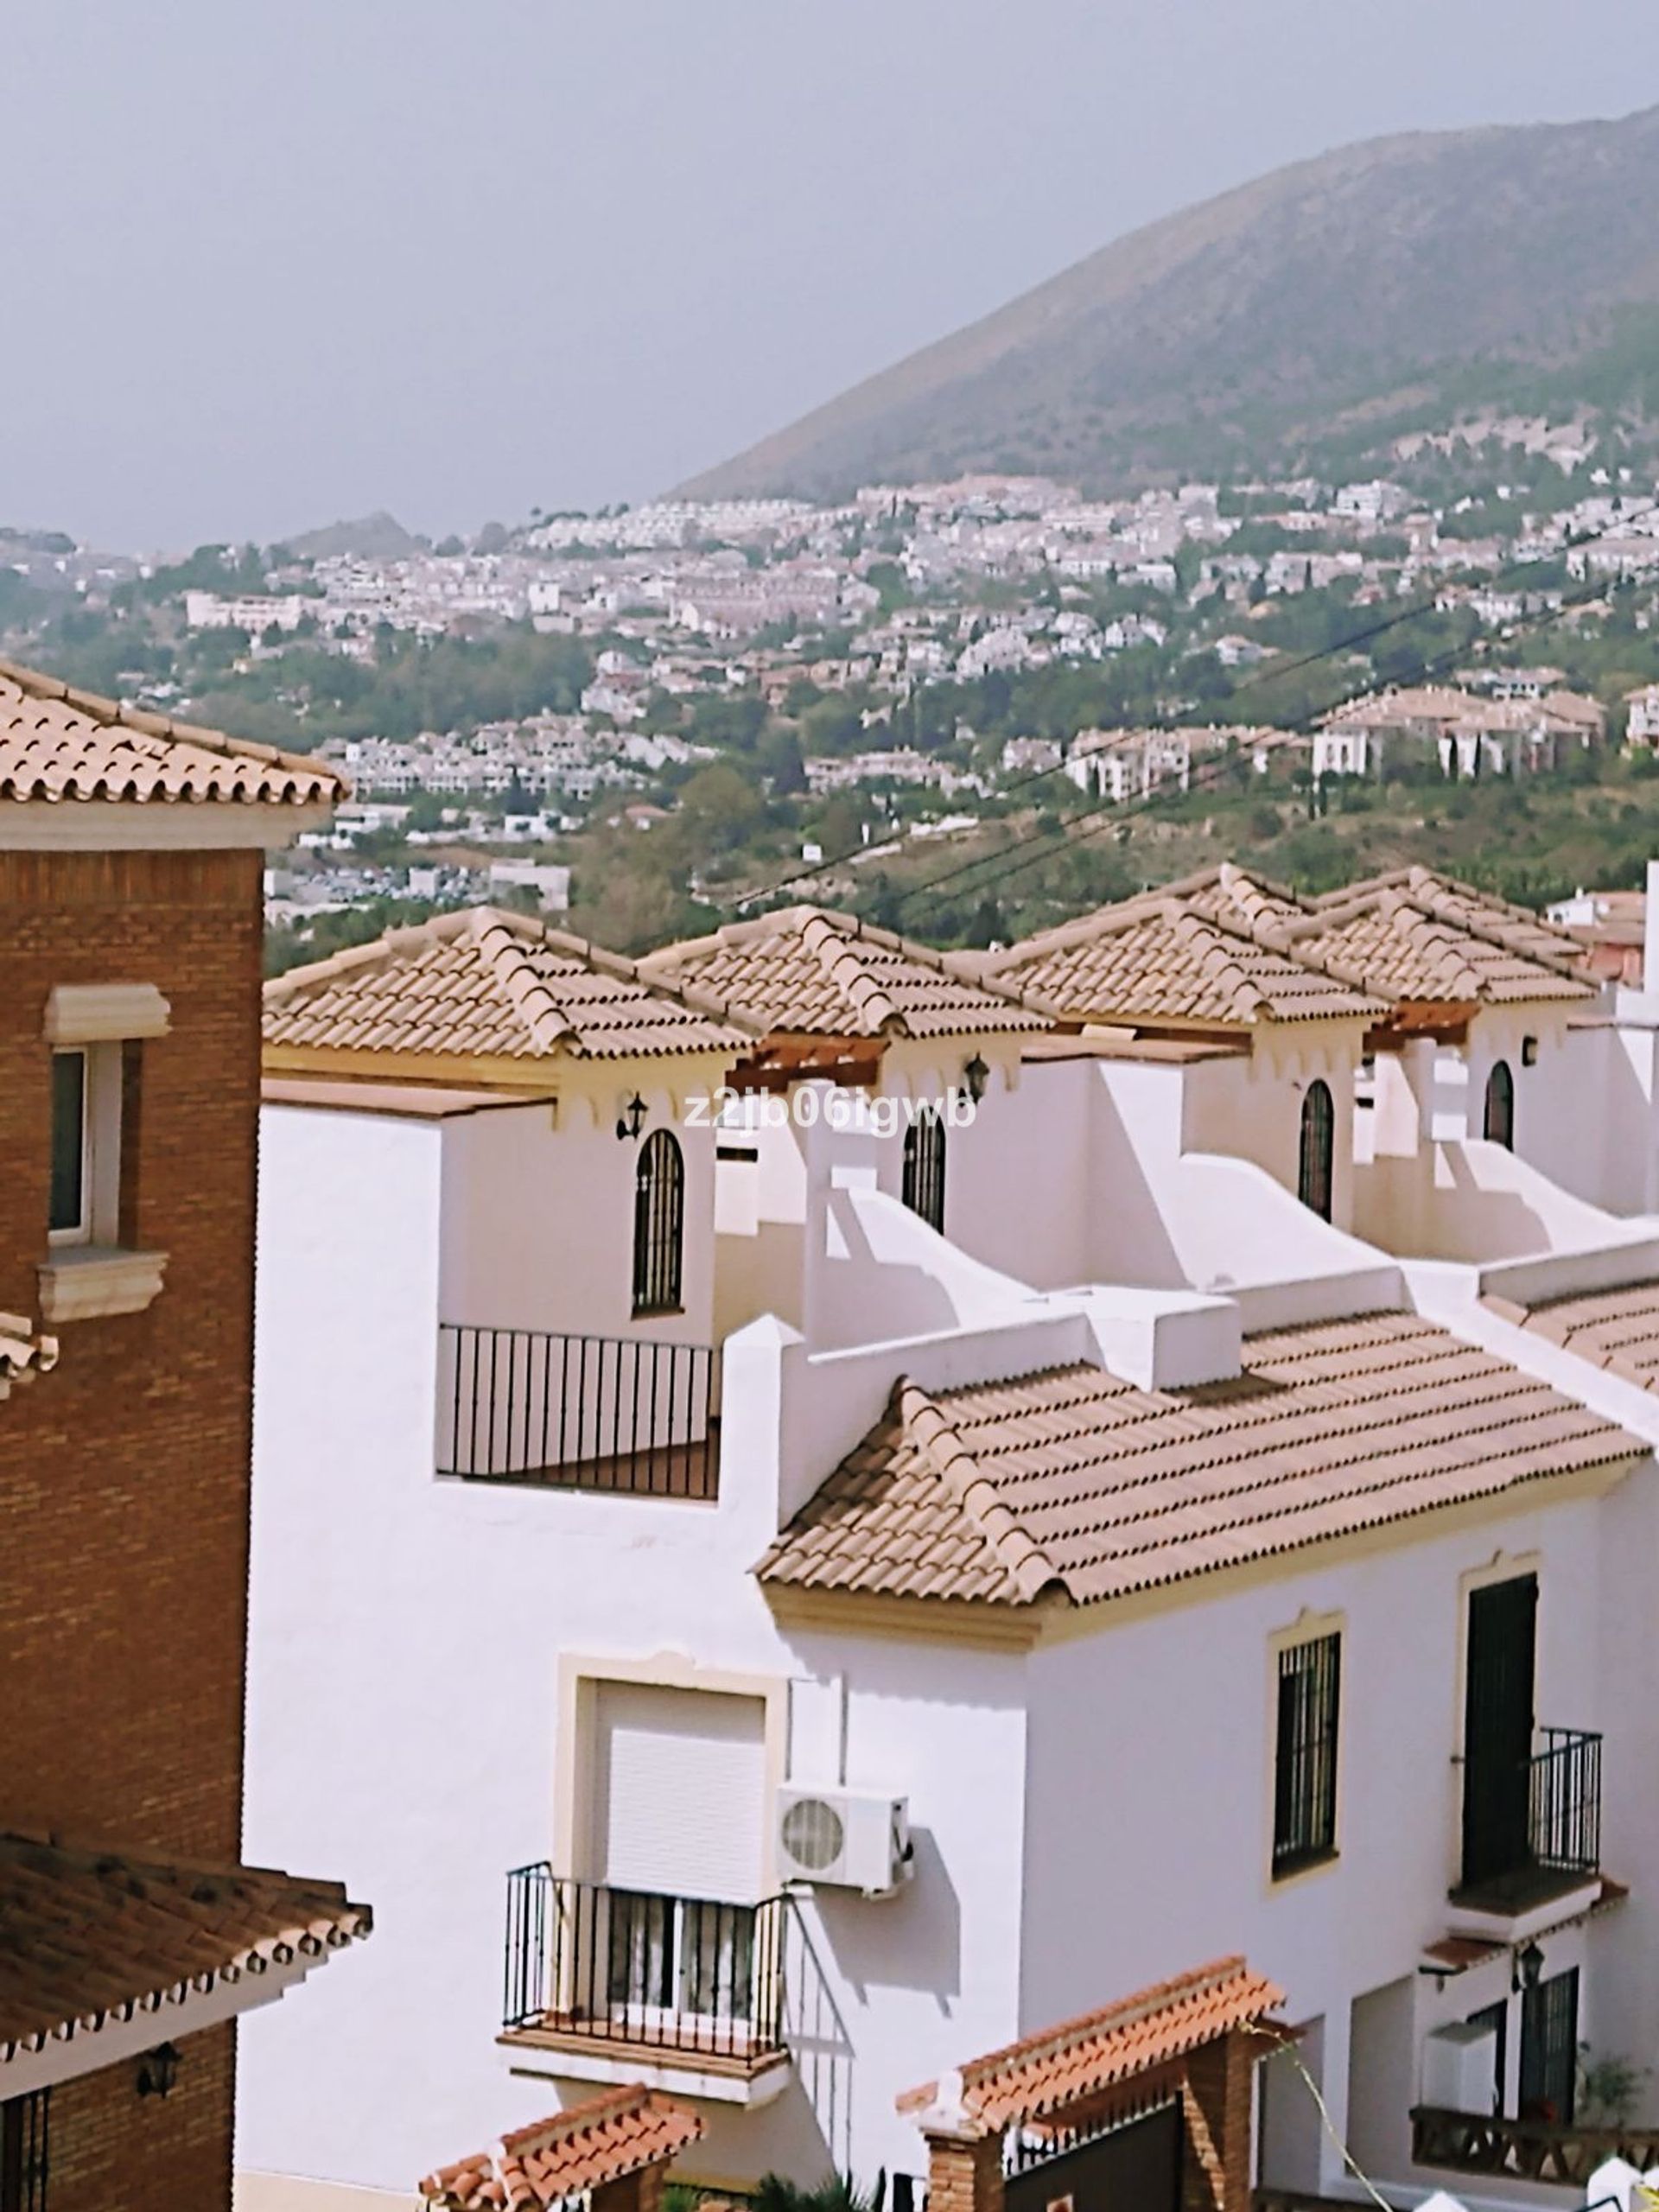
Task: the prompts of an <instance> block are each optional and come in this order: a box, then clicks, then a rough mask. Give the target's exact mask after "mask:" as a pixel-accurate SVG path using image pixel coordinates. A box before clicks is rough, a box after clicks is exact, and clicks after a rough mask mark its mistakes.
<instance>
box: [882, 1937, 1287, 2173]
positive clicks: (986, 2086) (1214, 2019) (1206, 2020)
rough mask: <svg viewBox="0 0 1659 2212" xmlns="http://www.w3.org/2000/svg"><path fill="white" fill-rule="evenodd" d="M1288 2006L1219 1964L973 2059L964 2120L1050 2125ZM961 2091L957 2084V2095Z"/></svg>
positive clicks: (909, 2093) (976, 2126)
mask: <svg viewBox="0 0 1659 2212" xmlns="http://www.w3.org/2000/svg"><path fill="white" fill-rule="evenodd" d="M1284 2001H1285V1996H1284V1992H1283V1991H1282V1990H1281V1989H1278V1988H1275V1987H1274V1984H1273V1983H1272V1982H1270V1981H1269V1980H1267V1978H1266V1977H1265V1975H1262V1974H1253V1973H1252V1972H1251V1970H1250V1968H1249V1967H1248V1966H1247V1965H1246V1963H1245V1962H1244V1961H1243V1959H1242V1958H1233V1959H1217V1961H1215V1963H1214V1964H1213V1965H1211V1966H1207V1967H1198V1968H1197V1969H1196V1971H1194V1972H1193V1973H1192V1974H1181V1975H1179V1976H1178V1977H1177V1978H1176V1979H1175V1980H1173V1981H1165V1982H1160V1983H1159V1984H1158V1985H1157V1986H1155V1987H1154V1988H1152V1989H1143V1990H1141V1991H1140V1992H1139V1993H1137V1994H1136V1995H1135V1996H1133V1997H1126V1998H1123V1999H1120V2000H1119V2002H1118V2003H1117V2004H1116V2005H1106V2006H1104V2007H1103V2009H1102V2010H1101V2011H1100V2012H1085V2013H1084V2014H1083V2016H1082V2017H1081V2018H1078V2019H1075V2020H1067V2021H1065V2022H1064V2023H1063V2024H1061V2025H1060V2026H1058V2027H1055V2028H1047V2029H1045V2030H1044V2031H1042V2032H1041V2033H1040V2034H1039V2035H1033V2036H1027V2037H1024V2039H1023V2040H1022V2041H1020V2042H1019V2043H1014V2044H1007V2045H1006V2046H1005V2048H1004V2049H1002V2050H993V2051H989V2052H988V2053H987V2054H986V2056H984V2057H982V2058H975V2059H971V2060H970V2061H969V2063H968V2064H967V2065H966V2066H964V2067H963V2069H962V2074H961V2083H962V2089H961V2113H962V2117H963V2120H965V2122H966V2123H967V2128H968V2132H973V2131H975V2130H982V2131H985V2132H990V2131H993V2130H996V2129H1001V2128H1005V2127H1017V2126H1023V2125H1025V2124H1027V2123H1028V2122H1030V2121H1033V2120H1045V2119H1047V2118H1049V2117H1051V2116H1052V2115H1053V2114H1054V2113H1059V2112H1061V2111H1063V2110H1065V2108H1066V2107H1068V2106H1071V2105H1077V2104H1082V2103H1084V2102H1086V2101H1089V2100H1090V2099H1093V2098H1096V2097H1099V2096H1100V2095H1101V2094H1103V2092H1104V2091H1106V2090H1108V2089H1110V2088H1115V2087H1116V2085H1117V2084H1118V2083H1120V2082H1126V2081H1129V2080H1132V2079H1134V2078H1135V2076H1136V2075H1144V2074H1151V2073H1154V2072H1156V2071H1158V2070H1159V2069H1162V2068H1165V2067H1168V2066H1170V2065H1173V2063H1176V2062H1177V2061H1178V2060H1180V2059H1183V2058H1185V2057H1186V2056H1189V2055H1190V2054H1191V2053H1192V2051H1195V2050H1198V2049H1199V2048H1200V2047H1201V2046H1202V2045H1203V2044H1208V2043H1214V2042H1215V2041H1216V2040H1217V2037H1221V2036H1224V2035H1228V2034H1230V2033H1231V2032H1232V2031H1234V2030H1235V2029H1238V2028H1249V2027H1262V2026H1265V2025H1267V2024H1268V2015H1269V2014H1270V2013H1272V2012H1274V2011H1275V2010H1276V2009H1277V2007H1278V2006H1279V2005H1282V2004H1283V2003H1284ZM1281 2032H1282V2031H1281ZM1275 2039H1276V2038H1275ZM955 2086H956V2085H955V2083H954V2082H952V2083H950V2092H951V2093H954V2090H955ZM939 2094H940V2085H939V2083H938V2082H927V2083H926V2084H925V2086H924V2087H922V2088H917V2089H909V2090H906V2092H905V2093H904V2094H902V2095H901V2096H899V2098H898V2099H897V2105H898V2109H899V2111H900V2112H911V2113H913V2112H918V2111H924V2110H925V2109H926V2108H927V2107H930V2106H933V2105H936V2104H937V2102H938V2099H939Z"/></svg>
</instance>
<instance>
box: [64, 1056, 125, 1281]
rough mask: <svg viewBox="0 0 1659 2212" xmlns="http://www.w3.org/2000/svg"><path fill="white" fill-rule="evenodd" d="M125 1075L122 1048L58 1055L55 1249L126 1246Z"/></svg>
mask: <svg viewBox="0 0 1659 2212" xmlns="http://www.w3.org/2000/svg"><path fill="white" fill-rule="evenodd" d="M123 1087H124V1057H123V1053H122V1048H121V1046H119V1045H117V1044H111V1043H108V1042H101V1043H99V1044H89V1045H64V1046H59V1047H58V1048H57V1049H56V1050H55V1051H54V1053H53V1055H52V1173H51V1196H50V1201H49V1213H48V1223H47V1228H48V1241H49V1242H50V1243H52V1244H54V1245H65V1244H110V1245H112V1244H115V1243H118V1241H119V1236H120V1211H121V1121H122V1111H121V1106H122V1090H123Z"/></svg>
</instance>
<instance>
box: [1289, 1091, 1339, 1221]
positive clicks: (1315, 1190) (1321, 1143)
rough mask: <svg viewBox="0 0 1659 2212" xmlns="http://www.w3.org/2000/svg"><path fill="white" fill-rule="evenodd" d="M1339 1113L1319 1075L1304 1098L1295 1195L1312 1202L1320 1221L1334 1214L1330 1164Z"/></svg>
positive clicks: (1307, 1202)
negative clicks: (1337, 1113) (1332, 1212)
mask: <svg viewBox="0 0 1659 2212" xmlns="http://www.w3.org/2000/svg"><path fill="white" fill-rule="evenodd" d="M1336 1136H1337V1116H1336V1111H1335V1109H1334V1108H1333V1107H1332V1103H1331V1089H1330V1085H1329V1084H1324V1083H1321V1082H1320V1081H1319V1078H1318V1077H1317V1076H1316V1077H1314V1079H1313V1082H1312V1083H1310V1084H1308V1086H1307V1091H1306V1096H1304V1098H1303V1100H1302V1156H1301V1162H1300V1166H1299V1168H1298V1170H1297V1174H1296V1195H1297V1197H1298V1198H1300V1200H1301V1202H1302V1204H1303V1205H1305V1206H1311V1207H1312V1208H1313V1211H1314V1212H1315V1213H1316V1214H1318V1216H1319V1219H1320V1220H1321V1221H1329V1220H1330V1218H1331V1184H1332V1177H1331V1167H1332V1154H1333V1151H1334V1148H1335V1145H1336Z"/></svg>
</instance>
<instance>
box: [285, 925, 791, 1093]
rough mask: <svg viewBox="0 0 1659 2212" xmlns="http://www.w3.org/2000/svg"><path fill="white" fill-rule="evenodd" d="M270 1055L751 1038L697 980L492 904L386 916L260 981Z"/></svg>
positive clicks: (673, 1048)
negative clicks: (375, 929) (406, 925)
mask: <svg viewBox="0 0 1659 2212" xmlns="http://www.w3.org/2000/svg"><path fill="white" fill-rule="evenodd" d="M264 1034H265V1047H266V1064H267V1065H268V1066H269V1067H270V1068H272V1069H277V1068H280V1067H283V1066H284V1065H293V1063H292V1062H291V1061H290V1060H289V1059H287V1058H285V1055H286V1054H288V1053H290V1052H307V1053H310V1052H353V1053H357V1052H384V1053H387V1054H391V1053H409V1054H412V1053H419V1054H438V1055H453V1056H454V1057H455V1058H505V1059H512V1060H523V1061H528V1062H535V1061H538V1060H540V1061H551V1060H555V1059H557V1058H559V1057H560V1056H561V1055H562V1054H566V1053H569V1054H574V1055H575V1057H576V1058H582V1059H623V1058H637V1057H656V1056H658V1055H661V1054H664V1053H671V1052H729V1053H733V1054H735V1053H737V1052H742V1051H747V1050H748V1049H750V1048H751V1047H752V1046H753V1043H754V1037H753V1033H752V1031H751V1030H750V1029H749V1028H747V1027H742V1026H740V1024H739V1023H737V1022H734V1020H730V1019H728V1016H727V1014H726V1012H725V1009H724V1008H723V1007H721V1006H720V1005H719V1004H718V1003H717V1002H716V1001H714V1000H712V999H710V998H709V996H708V995H706V994H704V993H702V992H693V991H680V990H675V989H673V988H670V987H669V986H667V985H666V984H664V983H662V982H658V981H657V980H656V979H655V978H652V977H649V976H646V975H645V972H644V970H643V969H641V968H639V966H637V965H636V964H635V963H634V962H632V961H631V960H625V959H623V958H622V957H621V956H620V954H617V953H613V952H605V951H601V949H600V948H599V947H598V946H597V945H593V944H587V943H585V942H584V941H583V939H582V938H575V937H567V936H565V935H563V933H562V932H561V931H557V930H550V929H548V928H546V927H544V926H543V924H541V923H540V922H537V921H532V920H531V919H530V918H528V917H527V916H525V915H523V914H512V913H506V912H501V911H500V910H499V909H497V908H495V907H492V906H474V907H472V908H469V909H468V910H467V912H464V913H455V914H442V915H440V916H439V917H438V918H436V919H435V920H434V921H430V922H426V923H423V924H422V925H421V926H419V927H418V928H416V929H405V930H391V931H388V932H387V934H386V935H385V937H383V938H377V939H376V941H375V942H374V943H373V944H365V945H357V946H354V947H353V948H352V949H351V950H349V951H346V952H337V953H335V954H334V956H333V957H332V958H330V959H327V960H320V961H317V962H316V963H314V964H313V965H312V966H310V967H307V968H295V969H289V973H288V974H287V975H286V976H277V977H275V978H273V980H272V981H271V982H269V983H267V984H266V985H265V1009H264Z"/></svg>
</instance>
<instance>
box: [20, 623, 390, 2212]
mask: <svg viewBox="0 0 1659 2212" xmlns="http://www.w3.org/2000/svg"><path fill="white" fill-rule="evenodd" d="M339 796H340V785H339V784H338V782H337V780H336V779H335V778H334V776H333V775H332V774H331V773H330V772H327V770H324V769H321V768H318V767H316V766H313V765H312V764H311V763H308V762H307V761H304V760H289V759H288V758H286V757H285V756H283V755H282V754H279V753H273V752H271V751H270V749H269V748H266V747H253V746H246V745H242V744H239V743H237V742H235V741H231V740H228V739H226V738H222V737H219V736H217V735H215V734H212V733H208V732H204V731H198V730H192V729H187V728H181V727H180V726H177V725H175V724H172V723H170V722H168V721H164V720H162V719H161V718H159V717H156V716H153V715H140V714H136V713H132V712H130V711H128V710H126V709H122V708H119V707H117V706H115V705H113V704H111V702H107V701H102V700H97V699H92V698H88V697H86V696H81V695H79V694H76V693H73V692H69V691H66V690H64V688H63V687H62V686H61V685H59V684H56V683H52V682H49V681H48V680H46V679H44V678H41V677H35V676H32V675H30V674H29V673H27V672H26V671H21V670H17V669H13V668H10V667H8V666H5V665H3V664H0V979H3V988H0V1400H3V1401H4V1402H3V1404H0V1682H3V1685H4V1711H5V1725H4V1731H3V1738H0V1741H3V1757H0V2212H46V2208H47V2207H48V2205H49V2206H50V2208H51V2212H94V2208H96V2209H97V2212H107V2208H110V2207H111V2206H115V2205H119V2206H121V2207H122V2208H123V2212H162V2208H165V2209H166V2212H198V2208H200V2212H209V2208H223V2207H224V2206H226V2204H227V2203H228V2202H229V2195H230V2175H231V2147H232V2092H233V2081H232V2074H233V2064H234V2035H235V2028H234V2021H235V2017H236V2015H237V2014H238V2012H242V2011H245V2009H247V2007H248V2006H250V2005H254V2004H258V2003H263V2002H265V2001H267V2000H268V1999H270V1998H272V1997H275V1996H278V1995H280V1994H281V1993H283V1990H284V1989H286V1988H287V1987H289V1986H291V1985H292V1984H293V1983H294V1982H295V1981H296V1980H299V1979H300V1978H301V1977H302V1975H303V1974H305V1973H307V1972H308V1970H309V1969H310V1967H312V1966H314V1965H315V1964H316V1963H317V1962H319V1961H321V1960H322V1959H324V1958H326V1957H327V1955H329V1954H330V1953H331V1952H332V1951H333V1950H334V1949H335V1948H340V1947H341V1946H343V1945H344V1944H346V1943H347V1942H350V1941H351V1940H352V1938H353V1936H359V1935H363V1934H366V1932H367V1929H368V1925H369V1916H368V1914H367V1912H366V1910H365V1909H364V1908H362V1907H361V1906H359V1905H355V1904H351V1903H350V1902H348V1900H347V1898H346V1892H345V1891H344V1890H343V1889H341V1888H340V1887H339V1886H338V1885H334V1884H332V1883H327V1882H321V1881H310V1880H303V1879H298V1878H291V1877H289V1876H288V1875H286V1874H277V1873H271V1872H264V1871H261V1870H256V1869H250V1868H246V1867H244V1866H240V1865H239V1864H238V1854H239V1851H240V1846H241V1811H242V1734H243V1679H244V1649H245V1621H246V1555H247V1526H248V1504H249V1499H248V1488H249V1441H250V1431H251V1406H252V1319H253V1219H254V1185H255V1159H256V1116H257V1085H258V1052H259V1040H258V1010H257V1009H258V1000H259V969H260V933H261V908H260V887H261V867H262V858H263V855H264V851H265V850H266V849H268V848H270V847H272V846H276V845H281V844H283V843H285V842H287V841H288V840H289V838H290V837H291V836H294V835H295V834H296V833H297V832H298V831H299V830H301V829H305V828H308V827H314V826H316V825H317V824H319V823H321V822H322V821H324V820H326V818H327V814H328V811H329V810H330V808H331V806H332V804H333V803H334V800H335V799H336V798H338V797H339Z"/></svg>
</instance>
